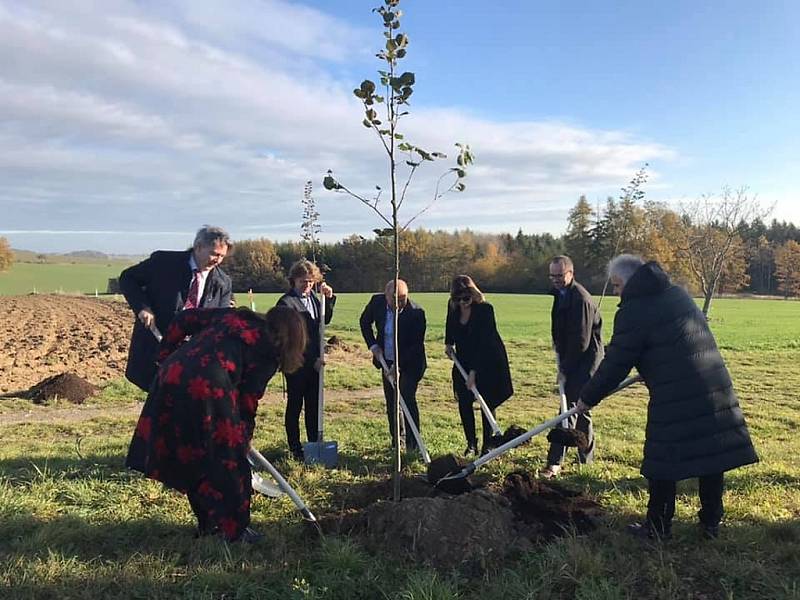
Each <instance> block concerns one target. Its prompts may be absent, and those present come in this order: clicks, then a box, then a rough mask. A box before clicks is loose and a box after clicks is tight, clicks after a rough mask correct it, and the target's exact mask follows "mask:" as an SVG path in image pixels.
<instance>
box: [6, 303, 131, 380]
mask: <svg viewBox="0 0 800 600" xmlns="http://www.w3.org/2000/svg"><path fill="white" fill-rule="evenodd" d="M0 314H2V315H3V318H2V321H0V393H8V392H15V391H19V390H25V389H28V388H30V387H31V386H32V385H34V384H36V383H38V382H40V381H42V380H43V379H45V378H47V377H50V376H51V375H56V374H59V373H63V372H65V371H70V372H73V373H75V374H76V375H78V376H80V377H83V378H84V379H87V380H88V381H90V382H91V383H94V384H103V383H105V382H107V381H109V380H112V379H117V378H119V377H122V376H123V373H124V371H125V361H126V357H127V352H128V340H129V339H130V332H131V327H132V326H133V313H132V312H131V311H130V309H129V308H128V307H127V306H126V305H125V304H123V303H120V302H111V301H106V300H98V299H95V298H87V297H81V296H60V295H29V296H0Z"/></svg>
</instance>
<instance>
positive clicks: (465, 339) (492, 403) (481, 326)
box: [444, 275, 514, 456]
mask: <svg viewBox="0 0 800 600" xmlns="http://www.w3.org/2000/svg"><path fill="white" fill-rule="evenodd" d="M444 343H445V352H446V353H447V354H448V355H449V354H450V352H453V351H454V352H455V356H456V358H457V359H458V361H459V362H460V363H461V366H463V367H464V370H465V371H466V372H467V373H468V375H469V377H468V382H467V383H466V384H465V383H464V378H463V377H462V376H461V373H459V371H458V369H457V368H456V366H455V365H453V392H454V393H455V396H456V399H457V400H458V412H459V414H460V415H461V424H462V426H463V427H464V435H465V436H466V438H467V449H466V451H465V452H464V455H465V456H467V455H469V454H477V450H478V438H477V436H476V434H475V415H474V413H473V411H472V403H473V402H474V401H475V397H474V395H473V394H472V392H471V391H470V389H471V388H472V387H473V386H477V388H478V391H479V392H480V393H481V395H482V396H483V399H484V400H486V404H487V405H488V406H489V408H490V409H491V411H492V414H493V415H494V411H495V409H496V408H497V407H498V406H500V405H501V404H502V403H503V402H505V401H506V400H508V398H510V397H511V395H512V394H513V393H514V389H513V387H512V385H511V372H510V371H509V368H508V355H507V354H506V347H505V346H504V345H503V340H502V339H500V334H499V333H498V332H497V323H496V322H495V319H494V308H492V305H491V304H489V303H488V302H486V301H485V300H484V297H483V294H482V293H481V291H480V290H479V289H478V286H476V285H475V282H474V281H472V278H471V277H469V276H468V275H459V276H457V277H456V278H454V279H453V282H452V284H451V285H450V301H449V302H448V303H447V320H446V324H445V336H444ZM481 420H482V423H483V448H482V450H481V453H485V452H487V451H488V450H489V448H491V445H492V444H491V440H492V428H491V425H490V424H489V421H488V419H487V418H486V416H485V415H484V414H483V412H482V411H481Z"/></svg>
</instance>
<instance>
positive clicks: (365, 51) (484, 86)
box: [0, 0, 800, 254]
mask: <svg viewBox="0 0 800 600" xmlns="http://www.w3.org/2000/svg"><path fill="white" fill-rule="evenodd" d="M378 5H379V1H378V0H370V1H367V0H363V1H362V0H336V1H335V2H331V1H324V2H323V1H321V0H319V1H309V2H305V3H301V2H286V1H283V0H225V2H222V1H221V0H102V1H101V0H97V1H94V2H89V1H82V0H51V1H37V0H24V1H19V2H18V1H15V0H0V236H4V237H6V238H7V239H8V240H9V241H10V243H11V245H12V247H14V248H18V249H28V250H34V251H38V252H66V251H74V250H82V249H91V250H98V251H101V252H107V253H115V254H142V253H146V252H149V251H151V250H155V249H159V248H163V249H166V248H184V247H187V246H188V245H189V244H190V243H191V241H192V239H193V237H194V233H195V231H196V230H197V229H198V228H199V227H200V226H201V225H203V224H212V225H219V226H222V227H225V228H226V229H227V230H228V231H229V232H230V233H231V235H232V237H233V238H234V239H246V238H258V237H267V238H270V239H273V240H298V239H299V238H300V234H301V231H300V222H301V217H302V205H301V200H302V198H303V188H304V185H305V182H306V181H308V180H311V181H312V182H313V197H314V200H315V202H316V206H317V210H318V212H319V214H320V217H319V225H320V227H321V238H322V239H323V240H325V241H335V240H339V239H342V238H344V237H346V236H349V235H351V234H358V235H363V236H366V237H369V236H371V235H372V233H371V232H372V230H373V229H374V228H376V227H382V226H383V224H382V223H381V222H380V220H379V217H378V216H377V215H376V214H375V212H373V211H372V210H371V209H369V208H368V207H366V206H364V205H363V204H361V203H360V202H359V201H358V200H355V199H353V198H349V197H346V196H344V195H342V194H337V193H334V192H328V191H326V190H324V189H323V186H322V178H323V177H324V175H325V173H326V171H327V170H328V169H332V170H333V171H334V173H335V175H336V177H337V178H338V179H339V181H340V182H341V183H343V184H345V185H346V186H347V187H348V188H349V189H352V190H353V191H355V192H357V193H359V194H362V195H363V196H364V197H366V198H368V199H371V198H373V197H374V195H375V193H376V192H375V190H376V186H380V187H381V188H382V189H383V190H384V192H383V193H382V196H381V198H380V201H379V202H380V203H379V205H378V206H379V208H381V209H383V210H387V209H388V206H387V204H388V203H387V201H386V197H387V192H386V191H385V190H387V189H388V167H387V157H386V154H385V152H384V151H383V149H382V146H381V144H380V142H379V140H378V139H377V136H376V135H375V134H374V132H371V131H370V130H368V129H366V128H365V127H363V126H362V125H361V120H362V119H363V107H362V106H361V104H360V103H359V101H358V100H357V99H356V98H355V97H354V96H353V94H352V90H353V89H354V88H355V87H357V86H358V85H359V84H360V82H361V81H362V80H363V79H367V78H369V79H377V74H376V71H377V70H378V69H381V68H383V67H382V63H381V62H380V61H379V60H378V59H377V58H376V57H375V53H376V52H377V51H378V50H379V49H380V47H381V45H382V43H383V37H382V28H381V22H382V19H380V17H379V16H378V15H376V14H374V13H372V12H371V9H372V8H373V7H375V6H378ZM400 8H401V9H402V10H403V11H404V15H403V17H402V19H401V24H402V26H401V29H400V31H403V32H405V33H406V34H407V35H408V37H409V39H410V43H409V48H408V55H407V57H406V58H405V59H403V60H402V61H401V62H400V65H399V68H400V70H401V71H403V70H408V71H411V72H414V73H415V74H416V84H415V86H414V94H413V96H412V100H411V105H410V107H409V109H408V110H409V114H408V115H407V116H405V117H404V118H403V119H402V121H401V125H400V131H402V133H403V134H404V136H405V139H406V140H407V141H409V142H411V143H412V144H415V145H417V146H420V147H423V148H425V149H427V150H429V151H440V152H443V153H445V154H447V155H448V158H447V159H443V160H441V161H437V162H435V163H426V164H425V165H424V168H421V169H419V170H418V172H417V173H416V174H415V176H414V180H413V181H412V183H411V185H410V186H409V192H408V194H407V197H406V201H405V203H404V204H403V206H402V208H401V221H404V220H407V219H408V218H410V217H411V216H413V215H415V214H416V213H417V212H418V211H419V210H421V209H422V208H423V207H425V206H427V205H428V204H430V202H431V200H432V199H433V197H434V194H435V189H436V188H435V185H436V181H437V179H438V178H439V177H440V176H441V175H442V174H444V173H446V172H447V169H449V168H450V167H452V166H453V158H454V157H455V150H456V148H455V146H454V144H455V143H456V142H461V143H467V144H469V145H470V147H471V149H472V151H473V153H474V156H475V164H474V165H473V166H472V167H471V168H470V169H469V173H468V176H467V178H466V180H465V182H466V185H467V189H466V190H465V191H464V192H463V193H460V194H448V195H445V196H443V197H442V198H440V199H439V200H438V201H437V202H436V203H435V204H434V205H433V207H432V208H431V209H430V210H428V211H427V212H425V213H423V214H422V215H421V216H420V217H419V218H418V219H417V220H416V221H415V222H414V225H415V226H421V227H426V228H429V229H446V230H453V229H457V228H458V229H464V228H470V229H473V230H476V231H485V232H511V233H515V232H516V231H517V230H518V229H520V228H521V229H522V230H523V231H524V232H526V233H543V232H550V233H553V234H554V235H559V234H561V233H563V232H564V230H565V229H566V225H567V215H568V212H569V209H570V208H571V207H572V206H574V205H575V203H576V202H577V200H578V198H579V197H580V196H581V195H585V196H586V197H587V198H588V199H589V201H590V202H591V203H592V204H593V205H596V206H599V205H601V204H602V203H604V202H605V199H606V198H607V197H609V196H613V197H618V196H619V194H620V188H622V187H623V186H625V185H626V184H627V183H628V182H629V181H630V179H631V178H632V177H633V176H634V174H635V173H636V171H637V170H638V169H640V168H641V167H642V166H643V165H644V164H647V165H648V168H647V169H648V171H647V172H648V175H649V179H648V182H647V184H646V186H645V188H644V189H645V191H646V195H647V198H648V199H650V200H656V201H661V202H665V203H668V204H669V205H671V206H674V207H677V206H679V203H680V202H689V201H691V200H693V199H696V198H698V197H700V196H702V195H706V194H712V195H715V194H717V195H718V194H719V193H720V192H721V190H722V189H723V188H724V187H725V186H729V187H731V188H734V189H737V188H741V187H747V189H748V193H749V194H752V195H754V196H756V197H757V198H758V200H759V201H760V202H761V204H762V205H763V206H768V207H774V208H773V210H772V213H771V214H770V216H769V218H773V217H774V218H777V219H779V220H787V221H792V222H794V223H796V224H800V195H798V193H797V190H798V183H800V182H799V181H798V179H800V175H799V173H800V169H798V167H797V158H798V154H799V153H798V149H800V148H799V146H800V142H798V140H800V116H798V115H800V112H799V111H798V109H797V107H798V106H800V2H795V1H793V0H784V1H777V0H762V1H759V2H752V1H751V0H715V1H711V2H696V0H692V1H688V0H687V1H683V0H674V1H672V0H665V1H663V2H641V0H618V1H612V0H602V1H600V0H585V1H582V2H550V1H538V0H536V1H534V0H526V1H511V0H508V1H498V2H486V1H485V0H460V1H458V2H455V1H450V0H435V1H433V0H404V1H402V2H401V6H400ZM403 180H404V179H402V178H401V181H403ZM444 181H445V182H446V181H447V177H445V179H444Z"/></svg>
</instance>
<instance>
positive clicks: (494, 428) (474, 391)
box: [449, 352, 503, 435]
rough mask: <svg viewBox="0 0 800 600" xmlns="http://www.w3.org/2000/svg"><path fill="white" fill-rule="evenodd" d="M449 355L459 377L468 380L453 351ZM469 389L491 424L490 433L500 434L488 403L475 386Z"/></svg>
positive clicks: (465, 381)
mask: <svg viewBox="0 0 800 600" xmlns="http://www.w3.org/2000/svg"><path fill="white" fill-rule="evenodd" d="M449 356H450V358H451V359H452V360H453V364H454V365H455V366H456V369H458V372H459V373H461V377H463V378H464V383H467V381H468V380H469V376H468V375H467V372H466V371H465V370H464V367H463V366H461V363H460V362H459V360H458V359H457V358H456V355H455V353H454V352H451V353H450V354H449ZM469 391H471V392H472V395H473V396H475V399H476V400H477V401H478V404H479V405H480V407H481V410H482V411H483V414H484V416H485V417H486V420H487V421H489V425H491V427H492V435H502V434H503V432H502V431H501V430H500V426H499V425H498V424H497V420H496V419H495V418H494V415H493V414H492V411H491V409H490V408H489V405H488V404H486V400H484V399H483V396H482V395H481V393H480V392H479V391H478V388H477V387H476V386H473V387H471V388H470V390H469Z"/></svg>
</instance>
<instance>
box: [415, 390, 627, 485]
mask: <svg viewBox="0 0 800 600" xmlns="http://www.w3.org/2000/svg"><path fill="white" fill-rule="evenodd" d="M641 379H642V378H641V377H640V376H638V375H637V376H635V377H628V378H627V379H625V380H624V381H623V382H622V383H620V384H619V385H618V386H617V387H615V388H614V389H613V390H611V391H610V392H609V393H608V394H606V396H610V395H612V394H615V393H617V392H618V391H620V390H623V389H625V388H626V387H628V386H630V385H632V384H634V383H636V382H638V381H641ZM577 413H578V407H577V406H574V407H572V408H571V409H570V410H568V411H566V412H563V413H561V414H559V415H558V416H556V417H553V418H552V419H548V420H547V421H545V422H544V423H542V424H541V425H538V426H536V427H534V428H533V429H530V430H528V431H526V432H525V433H523V434H522V435H519V436H517V437H516V438H514V439H513V440H509V441H508V442H506V443H505V444H502V445H501V446H498V447H497V448H494V449H493V450H491V451H490V452H488V453H486V454H484V455H483V456H481V457H480V458H478V459H477V460H475V461H473V462H471V463H470V464H468V465H466V466H464V467H463V468H461V470H459V471H456V472H451V473H450V474H448V475H446V476H444V477H441V478H439V479H438V480H436V481H431V483H433V484H434V485H435V486H436V487H438V488H440V489H442V490H444V491H446V492H449V493H451V494H460V493H463V492H465V491H469V490H470V489H472V486H471V484H470V483H469V481H468V480H467V477H469V476H470V475H472V474H473V473H474V472H475V471H476V470H477V469H478V468H480V467H482V466H483V465H485V464H486V463H487V462H489V461H490V460H494V459H495V458H497V457H498V456H501V455H502V454H505V453H506V452H508V451H509V450H511V449H513V448H516V447H517V446H519V445H521V444H524V443H525V442H527V441H528V440H529V439H531V438H532V437H534V436H536V435H539V434H540V433H542V432H543V431H547V430H548V429H551V428H553V427H557V426H558V425H559V423H561V422H562V421H563V420H564V419H567V418H569V417H571V416H572V415H575V414H577ZM429 481H430V479H429Z"/></svg>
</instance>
